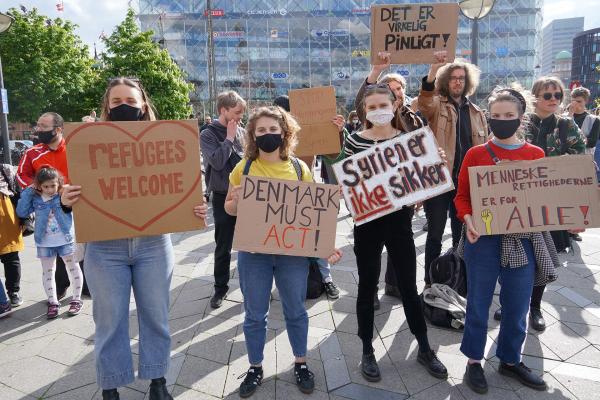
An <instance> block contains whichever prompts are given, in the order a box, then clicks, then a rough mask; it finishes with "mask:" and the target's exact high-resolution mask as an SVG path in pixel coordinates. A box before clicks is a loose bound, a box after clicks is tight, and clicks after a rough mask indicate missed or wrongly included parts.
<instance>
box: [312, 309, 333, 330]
mask: <svg viewBox="0 0 600 400" xmlns="http://www.w3.org/2000/svg"><path fill="white" fill-rule="evenodd" d="M308 325H309V326H311V327H315V328H323V329H327V330H331V331H333V330H334V329H335V324H334V323H333V317H332V316H331V312H329V311H325V312H322V313H321V314H317V315H313V316H312V317H310V318H309V320H308Z"/></svg>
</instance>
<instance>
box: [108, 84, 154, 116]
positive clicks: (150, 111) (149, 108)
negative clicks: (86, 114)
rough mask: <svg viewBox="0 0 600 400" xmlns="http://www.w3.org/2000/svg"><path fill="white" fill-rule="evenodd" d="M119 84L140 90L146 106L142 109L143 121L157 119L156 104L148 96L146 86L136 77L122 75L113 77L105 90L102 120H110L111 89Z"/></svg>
mask: <svg viewBox="0 0 600 400" xmlns="http://www.w3.org/2000/svg"><path fill="white" fill-rule="evenodd" d="M119 85H125V86H129V87H131V88H134V89H137V90H139V91H140V93H141V95H142V100H143V101H144V103H145V104H144V107H143V108H142V111H144V115H143V117H142V120H143V121H155V120H156V113H155V111H154V105H153V104H152V101H151V100H150V97H149V96H148V94H147V93H146V91H145V90H144V88H143V87H142V84H141V83H140V82H139V81H138V80H136V79H132V78H125V77H120V78H114V79H111V80H110V82H108V86H107V88H106V91H105V92H104V96H102V106H101V108H102V110H101V114H100V119H101V120H102V121H110V117H109V113H110V91H111V90H112V88H114V87H115V86H119Z"/></svg>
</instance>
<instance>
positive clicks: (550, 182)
mask: <svg viewBox="0 0 600 400" xmlns="http://www.w3.org/2000/svg"><path fill="white" fill-rule="evenodd" d="M469 181H470V191H471V206H472V208H473V221H474V224H475V227H476V229H477V231H478V232H479V233H480V234H481V235H497V234H502V233H518V232H539V231H556V230H568V229H576V228H593V227H600V202H599V201H598V200H599V198H598V190H597V185H598V183H597V178H596V170H595V166H594V162H593V160H592V157H590V156H585V155H582V156H574V155H573V156H571V155H570V156H564V157H549V158H542V159H539V160H535V161H513V162H510V161H507V162H501V163H500V164H498V165H494V166H489V167H470V168H469Z"/></svg>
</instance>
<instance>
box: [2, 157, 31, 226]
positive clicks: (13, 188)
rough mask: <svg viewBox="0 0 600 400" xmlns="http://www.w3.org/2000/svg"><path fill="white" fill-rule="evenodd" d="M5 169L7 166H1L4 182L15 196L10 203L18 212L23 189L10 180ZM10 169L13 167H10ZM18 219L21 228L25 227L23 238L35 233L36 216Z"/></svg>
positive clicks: (11, 197)
mask: <svg viewBox="0 0 600 400" xmlns="http://www.w3.org/2000/svg"><path fill="white" fill-rule="evenodd" d="M4 168H5V164H0V173H2V177H3V178H4V181H5V182H6V183H7V184H8V190H10V191H11V192H13V195H12V196H10V201H11V203H12V205H13V208H14V209H15V210H16V209H17V204H18V203H19V198H20V197H21V188H20V187H19V185H18V184H17V183H16V182H15V181H14V180H13V179H10V177H9V175H8V173H7V171H6V170H5V169H4ZM8 168H12V167H11V166H10V165H9V166H8ZM17 218H18V219H19V221H20V223H21V226H23V227H24V229H23V236H24V237H26V236H29V235H32V234H33V231H34V222H35V214H33V213H32V214H29V216H28V217H26V218H19V217H17Z"/></svg>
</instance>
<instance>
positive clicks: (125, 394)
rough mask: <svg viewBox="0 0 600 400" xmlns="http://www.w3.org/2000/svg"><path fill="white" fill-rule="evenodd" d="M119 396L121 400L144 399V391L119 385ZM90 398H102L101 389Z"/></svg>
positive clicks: (94, 399)
mask: <svg viewBox="0 0 600 400" xmlns="http://www.w3.org/2000/svg"><path fill="white" fill-rule="evenodd" d="M119 396H120V397H121V398H122V399H123V400H125V399H126V400H144V397H145V396H146V393H145V392H140V391H137V390H134V389H130V388H128V387H121V388H119ZM92 400H102V390H98V391H97V392H96V394H95V395H94V397H93V398H92Z"/></svg>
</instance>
